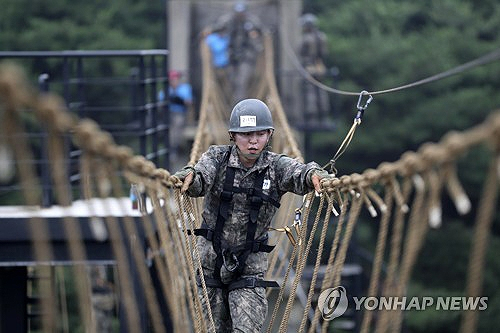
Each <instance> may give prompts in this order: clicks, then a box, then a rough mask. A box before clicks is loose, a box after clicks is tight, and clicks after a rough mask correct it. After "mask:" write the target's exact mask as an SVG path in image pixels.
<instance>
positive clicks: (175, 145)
mask: <svg viewBox="0 0 500 333" xmlns="http://www.w3.org/2000/svg"><path fill="white" fill-rule="evenodd" d="M181 77H182V74H181V72H179V71H176V70H170V71H169V72H168V80H169V88H168V101H169V102H170V147H171V153H170V156H171V160H175V159H176V158H177V156H178V154H179V148H180V146H181V144H182V138H183V131H184V128H185V126H186V118H187V114H188V112H190V108H191V107H192V105H193V89H192V87H191V85H190V84H189V83H187V82H181ZM165 99H166V96H165V92H164V91H163V90H161V91H160V92H159V93H158V100H159V101H164V100H165Z"/></svg>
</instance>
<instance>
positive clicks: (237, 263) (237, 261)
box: [222, 249, 240, 273]
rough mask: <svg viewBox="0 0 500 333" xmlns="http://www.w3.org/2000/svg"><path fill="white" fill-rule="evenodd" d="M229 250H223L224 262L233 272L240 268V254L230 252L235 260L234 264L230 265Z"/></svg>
mask: <svg viewBox="0 0 500 333" xmlns="http://www.w3.org/2000/svg"><path fill="white" fill-rule="evenodd" d="M227 252H228V250H227V249H223V250H222V263H223V264H224V267H226V269H227V270H228V271H229V272H231V273H232V272H234V271H235V270H236V269H237V268H238V266H239V265H240V261H239V260H238V256H237V255H236V254H234V253H231V252H230V253H229V254H230V255H231V259H232V260H233V261H234V264H233V265H229V264H228V263H227V262H226V253H227Z"/></svg>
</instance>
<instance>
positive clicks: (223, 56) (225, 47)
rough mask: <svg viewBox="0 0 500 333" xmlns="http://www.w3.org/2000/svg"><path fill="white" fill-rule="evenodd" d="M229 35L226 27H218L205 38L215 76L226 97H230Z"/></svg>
mask: <svg viewBox="0 0 500 333" xmlns="http://www.w3.org/2000/svg"><path fill="white" fill-rule="evenodd" d="M229 42H230V41H229V33H228V29H227V27H226V26H223V25H217V26H215V27H214V29H213V30H212V31H211V32H209V33H208V35H207V36H206V38H205V43H207V45H208V47H209V49H210V53H211V55H212V65H213V67H214V71H215V76H216V78H217V81H219V83H220V85H221V87H222V90H223V91H224V94H225V95H226V96H228V95H229V90H228V89H229V86H228V85H229V81H228V80H229V73H228V70H229V64H230V63H229Z"/></svg>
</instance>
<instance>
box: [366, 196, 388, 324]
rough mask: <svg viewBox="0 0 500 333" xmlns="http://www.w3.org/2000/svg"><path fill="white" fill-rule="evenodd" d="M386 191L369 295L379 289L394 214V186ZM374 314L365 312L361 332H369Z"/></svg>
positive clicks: (375, 293) (374, 294) (374, 293)
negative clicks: (384, 207)
mask: <svg viewBox="0 0 500 333" xmlns="http://www.w3.org/2000/svg"><path fill="white" fill-rule="evenodd" d="M385 191H386V192H385V198H384V204H385V206H386V207H387V209H386V210H385V212H383V213H382V218H381V220H380V226H379V232H378V237H377V243H376V244H377V245H376V247H375V256H374V257H375V258H374V260H373V265H372V274H371V277H370V286H369V287H368V293H367V296H376V295H377V290H378V285H379V280H380V272H381V270H382V263H383V260H384V252H385V245H386V240H387V233H388V230H389V220H390V218H391V214H392V205H393V198H394V193H393V187H392V186H387V187H386V188H385ZM372 316H373V312H372V311H366V312H365V315H364V317H363V321H362V323H361V330H360V332H361V333H368V332H369V329H370V324H371V320H372Z"/></svg>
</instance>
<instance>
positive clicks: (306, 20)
mask: <svg viewBox="0 0 500 333" xmlns="http://www.w3.org/2000/svg"><path fill="white" fill-rule="evenodd" d="M301 21H302V25H303V26H304V27H315V26H316V24H317V22H318V19H317V17H316V15H314V14H311V13H307V14H304V15H302V17H301Z"/></svg>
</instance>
